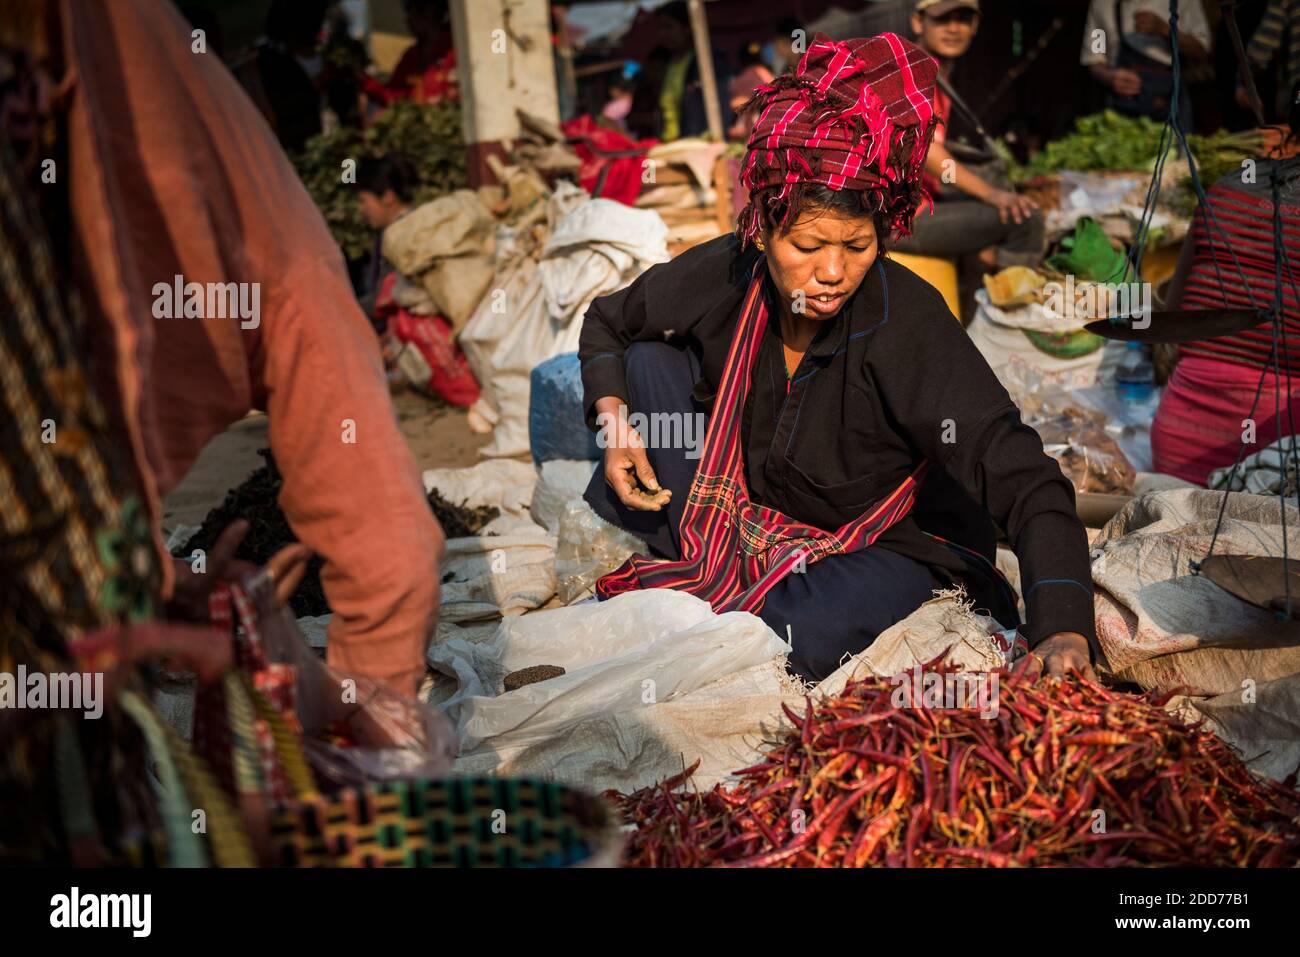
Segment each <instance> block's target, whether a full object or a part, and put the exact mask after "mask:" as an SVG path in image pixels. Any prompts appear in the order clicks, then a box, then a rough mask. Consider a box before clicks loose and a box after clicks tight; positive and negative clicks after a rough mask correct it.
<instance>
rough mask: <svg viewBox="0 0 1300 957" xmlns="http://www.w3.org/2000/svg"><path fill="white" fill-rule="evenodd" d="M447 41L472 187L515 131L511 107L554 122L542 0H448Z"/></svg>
mask: <svg viewBox="0 0 1300 957" xmlns="http://www.w3.org/2000/svg"><path fill="white" fill-rule="evenodd" d="M451 29H452V39H453V41H454V42H455V44H456V66H457V73H458V74H459V79H460V96H461V103H462V109H463V111H464V125H465V143H466V146H467V148H468V157H469V174H470V183H471V184H472V185H475V186H477V185H480V184H482V183H490V182H493V180H494V177H493V176H492V173H491V170H490V169H489V168H488V165H487V158H488V156H490V155H493V154H496V155H501V154H503V153H504V152H505V150H504V145H503V144H504V142H505V141H507V140H511V139H514V138H515V137H517V136H518V135H519V133H520V129H519V120H518V119H517V117H516V115H515V110H516V109H524V110H527V111H528V112H529V113H532V114H534V115H535V116H539V117H541V118H543V119H545V120H548V121H549V122H552V123H558V122H559V120H560V108H559V95H558V91H557V90H556V85H555V61H554V54H553V52H552V49H551V20H550V10H549V4H548V2H547V0H451Z"/></svg>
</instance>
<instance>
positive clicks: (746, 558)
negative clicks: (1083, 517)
mask: <svg viewBox="0 0 1300 957" xmlns="http://www.w3.org/2000/svg"><path fill="white" fill-rule="evenodd" d="M936 70H937V66H936V64H935V62H934V60H933V59H931V58H930V57H929V56H928V55H927V54H926V53H924V52H923V51H922V50H920V49H919V48H918V47H916V46H914V45H913V44H911V43H908V42H907V41H905V40H902V39H900V38H899V37H897V36H895V35H894V34H883V35H881V36H877V37H873V38H871V39H866V40H850V41H847V42H844V43H838V42H833V41H830V40H828V39H825V38H818V40H817V42H815V43H814V44H813V45H812V47H811V48H810V49H809V50H808V51H807V53H806V54H805V55H804V57H803V59H802V60H801V62H800V63H799V65H798V68H797V70H796V71H795V72H794V73H792V74H786V75H784V76H782V77H780V78H778V79H777V80H775V81H774V82H773V83H772V84H770V85H768V86H765V87H762V88H760V89H759V90H758V91H757V93H756V94H755V100H754V104H753V105H754V106H755V107H756V108H758V109H759V110H761V112H760V115H759V117H758V120H757V123H756V125H755V128H754V131H753V133H752V135H751V136H750V139H749V144H748V145H749V152H748V155H747V157H746V159H745V163H744V167H743V178H744V183H745V185H746V186H747V187H748V188H749V190H750V202H749V205H748V207H747V208H746V209H745V211H744V212H743V213H742V215H741V218H740V223H739V226H738V229H737V234H736V235H735V236H725V237H722V238H719V239H716V240H713V241H712V242H709V243H705V244H704V245H702V246H698V247H696V248H694V249H692V250H690V251H689V252H687V253H684V254H683V255H681V256H679V257H678V258H677V259H675V260H674V261H672V262H671V263H665V264H663V265H660V266H656V267H654V268H652V269H650V270H649V271H648V272H646V273H645V274H644V275H642V276H641V277H640V278H639V279H638V280H637V281H636V282H634V283H632V284H631V285H630V286H628V287H627V288H626V289H623V290H621V291H620V292H617V293H614V294H613V295H610V296H606V297H604V298H602V299H598V300H596V302H595V303H593V304H592V306H591V308H590V309H589V310H588V312H587V315H586V320H585V322H584V325H583V330H582V339H581V348H580V356H581V360H582V374H583V385H584V390H585V402H586V407H587V420H588V424H589V425H590V426H591V427H593V428H597V429H599V430H600V434H601V437H602V440H603V442H604V445H605V462H604V468H603V469H600V470H598V471H597V474H596V475H595V476H594V477H593V480H592V483H591V486H590V487H589V488H588V489H587V493H586V499H587V501H588V502H589V503H590V504H591V505H592V507H593V508H594V509H595V510H596V512H597V513H598V514H599V515H601V516H602V517H604V518H605V519H607V520H608V521H610V522H613V523H614V524H616V525H618V526H620V527H622V528H624V529H626V530H628V531H630V532H632V533H633V534H636V535H637V536H639V537H641V538H642V539H643V540H644V541H645V542H646V543H647V545H648V546H649V548H650V550H651V552H652V553H653V554H654V555H656V556H660V557H659V558H658V559H651V558H644V557H633V558H632V559H630V560H629V561H628V562H627V563H626V564H625V565H624V566H623V567H621V568H620V569H618V570H617V571H615V572H613V573H611V574H609V575H606V576H605V577H604V578H602V579H600V581H599V582H598V584H597V594H598V595H599V597H601V598H609V597H611V596H613V595H615V594H618V593H620V592H622V591H626V590H630V589H636V588H677V589H682V590H685V591H688V592H691V593H692V594H695V595H697V596H698V597H700V598H703V599H705V600H707V601H709V602H710V603H711V605H712V606H713V608H714V609H715V611H718V612H723V611H731V610H743V611H750V612H753V613H754V614H756V615H759V616H760V617H761V618H762V619H763V620H764V621H766V622H767V623H768V624H769V625H770V626H771V627H772V628H773V629H774V630H775V631H776V632H777V633H778V634H779V635H781V636H782V637H783V638H786V639H787V640H789V641H790V642H791V644H792V646H793V647H792V651H791V654H790V667H791V669H792V670H793V671H795V672H796V673H798V674H800V675H802V676H803V677H805V678H807V679H809V680H820V679H821V678H824V677H825V676H826V675H827V674H829V673H830V672H831V671H833V670H835V668H836V667H837V666H838V665H839V663H840V661H841V659H842V658H843V657H844V656H845V655H846V654H851V653H857V652H860V651H862V650H863V649H864V648H866V647H867V646H868V645H870V644H871V642H872V641H874V640H875V638H876V636H877V635H879V634H880V633H881V632H882V631H884V630H885V629H886V628H888V627H889V626H891V625H893V624H894V623H895V622H897V621H899V620H901V619H903V618H905V617H906V616H907V615H909V614H910V613H911V612H913V611H914V610H915V609H916V608H917V607H918V606H920V605H921V604H922V603H923V602H925V601H927V600H929V599H930V598H931V597H932V594H933V593H934V591H936V590H937V589H943V588H952V587H953V586H955V585H961V586H964V587H965V589H966V592H967V594H968V596H969V597H971V598H972V599H974V600H975V602H976V605H977V606H978V607H981V608H984V609H987V610H988V611H990V612H992V613H993V615H994V616H995V617H996V618H998V620H999V621H1001V622H1003V623H1004V624H1008V625H1014V624H1017V623H1018V619H1017V616H1016V608H1015V602H1014V596H1013V594H1012V593H1011V592H1010V589H1009V587H1008V586H1007V585H1006V583H1005V582H1004V581H1003V580H1002V579H1001V577H1000V576H999V575H998V574H997V573H996V571H995V569H994V568H993V566H992V562H993V559H994V553H995V547H996V542H997V530H996V529H995V527H994V523H995V522H996V523H997V525H999V526H1000V527H1001V530H1002V531H1003V532H1004V533H1005V535H1006V536H1007V538H1008V539H1009V540H1010V542H1011V543H1012V545H1013V547H1014V548H1015V551H1016V554H1017V555H1018V556H1019V558H1020V568H1021V582H1022V586H1023V587H1024V590H1025V601H1026V604H1027V609H1028V619H1029V621H1028V625H1027V627H1026V629H1025V635H1026V638H1027V640H1028V642H1029V644H1030V646H1031V647H1033V648H1034V651H1035V654H1036V655H1037V656H1039V657H1040V658H1041V659H1042V660H1043V662H1044V663H1045V664H1046V666H1047V668H1048V669H1049V670H1050V671H1051V672H1052V673H1061V672H1063V671H1064V670H1066V669H1068V668H1079V669H1083V670H1087V669H1088V668H1089V667H1090V651H1091V645H1092V643H1093V642H1095V636H1094V629H1093V615H1092V585H1091V576H1090V573H1089V560H1088V550H1087V539H1086V536H1085V535H1084V531H1083V527H1082V525H1081V524H1080V522H1079V520H1078V518H1077V516H1076V514H1075V508H1074V492H1073V489H1072V488H1071V486H1070V483H1069V482H1068V481H1067V480H1066V479H1065V478H1064V476H1063V475H1062V474H1061V470H1060V468H1059V467H1058V466H1057V464H1056V463H1055V462H1054V461H1053V460H1052V459H1050V458H1048V457H1047V456H1046V455H1045V454H1044V452H1043V447H1042V442H1041V441H1040V440H1039V438H1038V435H1037V434H1036V433H1035V432H1034V431H1033V430H1031V429H1029V428H1028V427H1026V426H1025V425H1023V424H1021V422H1020V417H1019V413H1018V411H1017V410H1016V407H1015V406H1014V405H1013V404H1012V402H1011V400H1010V398H1009V397H1008V396H1007V393H1006V391H1005V390H1004V389H1003V388H1002V386H1001V385H1000V384H999V383H998V380H997V379H996V377H995V376H994V375H993V373H992V371H991V370H990V369H989V367H988V365H987V364H986V363H985V362H984V360H983V359H982V358H981V357H980V354H979V352H978V351H977V350H976V349H975V347H974V345H973V344H972V343H971V342H970V340H969V339H968V338H967V336H966V334H965V332H964V331H963V330H962V327H961V325H960V323H958V321H957V320H956V319H955V318H954V317H953V316H952V314H951V312H949V311H948V309H947V307H946V306H945V305H944V301H943V299H942V297H941V296H940V295H939V293H938V292H936V291H935V290H934V289H933V288H932V287H931V286H929V285H928V284H927V283H926V282H925V281H924V280H922V279H920V278H918V277H917V276H915V275H914V274H913V273H911V272H909V271H908V270H907V269H905V268H904V267H902V266H899V265H897V264H896V263H894V262H891V261H890V260H889V259H887V258H886V257H885V256H884V247H885V243H886V241H887V240H888V239H889V238H890V237H891V236H894V235H897V234H906V233H907V231H908V230H909V228H910V225H911V221H912V218H913V216H914V215H915V213H916V211H917V208H918V206H920V205H921V204H922V202H924V201H925V200H926V196H925V193H924V190H923V187H922V185H921V179H922V168H923V164H924V161H925V156H926V150H927V148H928V146H929V143H930V139H931V136H932V135H933V132H934V126H935V120H934V118H933V116H932V111H931V104H932V103H933V101H934V82H935V74H936ZM769 318H770V319H771V320H772V321H770V322H769ZM629 412H630V413H633V414H634V413H638V412H639V413H642V414H643V415H645V416H646V417H648V418H653V417H655V416H659V417H660V418H659V421H673V420H676V421H678V422H680V423H682V425H679V426H678V427H676V428H673V429H670V430H669V431H670V432H671V433H672V434H674V435H676V436H690V435H694V434H697V432H696V430H694V429H692V428H690V427H686V426H685V425H684V423H685V420H686V418H687V417H691V416H696V415H701V416H704V415H707V417H708V432H707V438H706V439H705V441H704V444H703V450H702V454H701V450H700V449H698V448H696V449H691V448H664V447H651V448H646V447H644V444H643V442H642V439H641V437H640V436H639V435H638V433H637V432H636V431H635V430H634V429H633V428H632V427H631V425H630V424H629V421H628V418H629ZM664 415H667V416H669V417H671V418H670V419H663V418H662V416H664ZM651 444H652V445H653V444H654V443H651ZM676 444H679V445H680V444H682V443H680V442H678V443H676Z"/></svg>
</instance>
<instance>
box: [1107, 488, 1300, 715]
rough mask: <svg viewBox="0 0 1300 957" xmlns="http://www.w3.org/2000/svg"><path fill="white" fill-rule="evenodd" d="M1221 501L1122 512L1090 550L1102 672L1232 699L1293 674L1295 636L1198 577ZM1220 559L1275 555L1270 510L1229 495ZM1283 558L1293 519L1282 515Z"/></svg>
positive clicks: (1276, 524)
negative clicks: (1248, 686) (1247, 687)
mask: <svg viewBox="0 0 1300 957" xmlns="http://www.w3.org/2000/svg"><path fill="white" fill-rule="evenodd" d="M1224 494H1225V493H1221V492H1210V491H1206V490H1204V489H1180V490H1176V491H1166V492H1151V493H1148V494H1146V495H1143V496H1141V497H1140V498H1137V499H1134V500H1133V501H1132V502H1129V503H1128V504H1127V505H1125V506H1124V508H1123V509H1121V510H1120V511H1119V513H1118V514H1116V515H1115V517H1114V518H1112V519H1111V520H1110V521H1109V522H1108V523H1107V524H1106V527H1105V528H1103V529H1102V531H1101V534H1100V535H1099V536H1098V538H1097V539H1096V541H1095V542H1094V544H1093V552H1092V556H1093V562H1092V578H1093V582H1094V583H1095V585H1096V589H1095V590H1094V606H1095V608H1094V610H1095V614H1096V622H1097V638H1098V640H1099V641H1100V643H1101V647H1102V651H1103V652H1104V653H1105V656H1106V659H1107V662H1106V664H1107V667H1108V668H1109V670H1110V671H1111V672H1112V673H1114V674H1115V675H1117V676H1118V677H1120V678H1123V679H1126V680H1129V681H1133V682H1135V683H1137V684H1139V685H1141V686H1142V687H1144V688H1154V689H1157V690H1171V689H1175V688H1182V689H1185V690H1186V691H1188V692H1189V693H1191V694H1194V695H1201V696H1203V695H1218V694H1225V693H1229V692H1234V691H1236V692H1239V691H1240V690H1241V688H1242V682H1243V681H1244V680H1246V679H1249V680H1251V681H1252V682H1253V683H1254V684H1256V685H1259V684H1262V683H1263V682H1265V681H1271V680H1274V679H1276V678H1283V677H1286V676H1288V675H1293V674H1296V673H1297V672H1300V629H1297V627H1296V625H1295V623H1294V622H1285V621H1278V620H1277V619H1276V618H1274V616H1273V614H1272V613H1271V612H1268V611H1265V610H1264V609H1262V608H1257V607H1255V606H1254V605H1250V604H1248V603H1246V602H1244V601H1242V600H1241V599H1239V598H1237V597H1235V596H1233V595H1232V594H1230V593H1229V592H1227V591H1225V590H1224V589H1222V588H1220V587H1219V586H1218V585H1216V584H1214V583H1213V582H1211V581H1210V580H1209V579H1208V578H1205V577H1203V576H1201V575H1197V574H1195V573H1194V572H1193V570H1192V568H1191V563H1192V562H1193V561H1199V560H1201V559H1203V558H1205V557H1206V555H1207V554H1208V553H1209V548H1210V539H1211V536H1212V534H1213V532H1214V526H1215V521H1216V519H1217V517H1218V515H1219V510H1220V508H1225V507H1224ZM1223 518H1224V520H1223V526H1222V528H1221V530H1220V532H1219V537H1218V541H1217V543H1216V544H1215V554H1218V555H1274V556H1280V555H1281V554H1282V526H1281V513H1280V510H1279V504H1278V500H1277V499H1276V498H1269V497H1265V496H1261V495H1246V494H1243V493H1239V492H1234V493H1230V494H1228V501H1227V505H1226V508H1225V510H1224V516H1223ZM1287 531H1288V535H1287V539H1288V546H1289V550H1290V553H1291V554H1293V555H1294V554H1297V553H1300V510H1298V509H1296V508H1295V507H1294V506H1292V507H1289V508H1288V509H1287Z"/></svg>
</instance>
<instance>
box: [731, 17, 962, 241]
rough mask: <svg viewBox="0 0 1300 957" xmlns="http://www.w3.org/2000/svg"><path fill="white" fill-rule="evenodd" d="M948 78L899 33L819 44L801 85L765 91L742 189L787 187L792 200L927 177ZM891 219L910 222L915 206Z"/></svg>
mask: <svg viewBox="0 0 1300 957" xmlns="http://www.w3.org/2000/svg"><path fill="white" fill-rule="evenodd" d="M938 70H939V65H938V63H937V62H935V60H934V58H933V57H931V56H930V55H929V54H928V53H926V52H925V51H924V50H922V49H921V48H920V47H918V46H916V45H915V44H914V43H910V42H908V41H907V40H904V39H903V38H902V37H899V36H897V35H896V34H893V33H882V34H880V35H879V36H876V37H871V38H869V39H865V40H863V39H857V40H847V41H845V42H842V43H841V42H837V41H835V40H831V39H829V38H828V37H825V36H820V35H819V36H818V37H817V38H816V39H815V41H814V42H813V44H812V46H810V47H809V48H808V51H807V53H805V54H804V55H803V57H802V59H800V61H799V65H798V67H797V68H796V70H795V73H794V75H793V77H791V76H783V77H779V78H778V79H776V80H775V81H773V82H772V83H770V84H768V85H766V86H761V87H759V88H758V89H757V90H756V91H755V101H754V102H755V103H757V104H759V105H761V107H762V112H761V113H760V114H759V117H758V121H757V122H756V123H755V124H754V129H753V131H752V133H751V134H750V137H749V143H748V149H749V152H748V153H747V155H746V157H745V162H744V166H743V168H742V170H741V177H740V178H741V183H742V184H743V185H744V186H745V187H746V188H747V189H749V191H750V193H751V194H753V193H754V192H756V191H758V190H763V189H767V188H769V187H777V186H779V187H780V188H781V191H780V193H779V195H778V198H779V199H780V200H782V201H783V200H786V199H787V198H789V195H790V192H791V190H792V188H793V187H795V186H796V185H797V184H800V183H818V184H821V185H824V186H826V187H827V188H829V189H833V190H842V189H850V190H867V189H875V188H878V187H881V186H882V185H884V184H887V183H894V182H897V181H899V180H905V181H907V180H912V179H916V178H919V176H920V175H921V168H922V166H923V165H924V163H925V156H926V152H927V151H928V149H929V144H930V133H931V132H932V131H933V129H934V89H935V77H936V76H937V75H938ZM908 131H912V136H911V141H910V143H909V144H908V145H907V147H906V148H905V153H906V155H904V156H902V157H900V156H899V155H898V152H899V150H900V148H902V144H903V140H904V139H905V138H906V137H905V134H906V133H907V132H908ZM891 213H897V216H896V218H902V219H905V220H906V223H910V222H911V216H912V215H913V214H914V213H915V206H914V204H907V208H906V209H899V210H897V211H895V210H891ZM906 223H905V224H904V225H906ZM750 226H751V227H756V224H754V223H750Z"/></svg>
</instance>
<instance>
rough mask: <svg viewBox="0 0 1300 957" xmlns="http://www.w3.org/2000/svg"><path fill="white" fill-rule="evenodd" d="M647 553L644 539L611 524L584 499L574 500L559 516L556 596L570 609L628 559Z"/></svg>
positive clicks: (556, 552)
mask: <svg viewBox="0 0 1300 957" xmlns="http://www.w3.org/2000/svg"><path fill="white" fill-rule="evenodd" d="M645 551H646V547H645V543H644V542H642V541H641V539H639V538H637V537H636V536H635V535H630V534H628V533H627V532H625V531H623V530H622V529H621V528H618V527H616V526H614V525H611V524H609V522H607V521H605V520H604V519H603V518H601V517H600V516H599V515H597V514H596V513H595V512H593V511H592V510H591V506H590V505H588V504H587V503H586V502H585V501H583V500H582V499H580V498H578V499H574V500H573V501H571V502H569V503H568V504H567V505H565V506H564V512H563V514H562V515H561V516H560V535H559V544H558V545H557V546H556V549H555V580H556V593H557V594H558V595H559V596H560V600H561V601H562V602H564V603H565V604H566V605H567V604H569V603H570V602H572V601H573V600H574V599H576V598H580V597H581V596H582V595H583V594H584V593H585V592H587V591H589V590H590V589H592V588H594V587H595V585H596V579H597V578H599V577H600V576H601V575H604V574H606V573H608V572H612V571H613V570H614V569H616V568H618V566H619V565H621V564H623V562H625V561H627V559H628V556H630V555H633V554H645Z"/></svg>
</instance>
